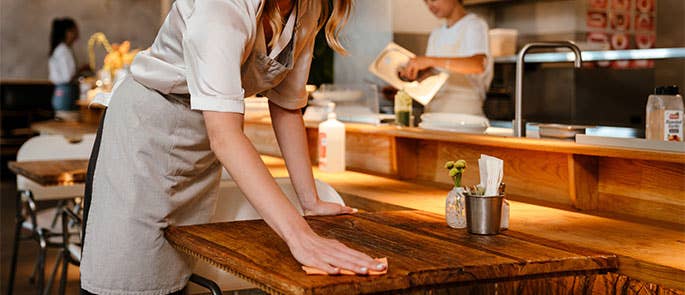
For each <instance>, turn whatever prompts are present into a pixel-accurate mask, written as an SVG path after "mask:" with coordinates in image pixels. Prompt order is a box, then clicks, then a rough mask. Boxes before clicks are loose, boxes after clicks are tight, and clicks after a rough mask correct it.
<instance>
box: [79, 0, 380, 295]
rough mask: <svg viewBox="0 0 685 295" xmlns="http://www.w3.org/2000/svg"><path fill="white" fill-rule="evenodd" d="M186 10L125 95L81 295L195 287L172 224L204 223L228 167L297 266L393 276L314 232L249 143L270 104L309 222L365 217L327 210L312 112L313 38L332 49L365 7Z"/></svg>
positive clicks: (99, 180)
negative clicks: (167, 233)
mask: <svg viewBox="0 0 685 295" xmlns="http://www.w3.org/2000/svg"><path fill="white" fill-rule="evenodd" d="M333 3H334V4H333V5H332V7H329V2H328V0H299V1H295V0H278V1H275V0H263V1H262V0H199V1H194V0H177V1H175V2H174V4H173V6H172V9H171V11H170V13H169V15H168V16H167V18H166V20H165V22H164V24H163V25H162V27H161V29H160V31H159V33H158V35H157V38H156V39H155V41H154V43H153V44H152V47H151V48H150V49H149V50H147V51H145V52H142V53H140V54H139V55H138V56H137V57H136V58H135V60H134V61H133V63H132V65H131V68H130V71H131V73H130V75H129V76H128V77H127V78H126V79H125V80H124V81H123V82H122V83H121V84H120V85H119V86H118V87H117V88H116V90H115V91H114V93H113V94H112V98H111V102H110V103H109V107H108V109H107V111H106V114H105V115H104V118H103V121H102V123H101V127H100V129H99V131H98V138H97V140H96V144H95V147H94V149H93V153H92V156H91V161H90V167H89V172H88V174H89V176H88V179H87V186H86V205H85V207H86V210H85V215H84V219H85V220H84V245H83V255H82V262H81V288H82V293H86V294H88V293H94V294H138V295H146V294H150V295H152V294H170V293H175V292H179V291H180V290H182V289H183V288H184V287H185V285H186V283H187V281H188V278H189V276H190V266H189V261H188V260H187V259H188V258H187V257H185V256H183V255H182V254H181V253H179V252H177V251H176V250H174V249H173V248H172V247H171V245H170V244H169V243H168V242H167V241H166V240H165V239H164V235H163V229H164V228H166V227H167V226H169V225H186V224H196V223H205V222H208V221H209V218H210V215H211V214H212V213H213V212H212V210H213V208H214V203H215V201H216V192H217V189H218V185H219V180H220V173H221V167H222V166H223V167H225V168H226V169H227V170H228V172H229V173H230V174H231V176H232V177H233V179H234V180H235V182H236V183H237V184H238V186H239V187H240V189H241V190H242V191H243V192H244V193H245V196H246V197H247V199H248V201H249V202H250V203H251V204H252V205H253V206H254V207H255V209H257V211H258V212H259V213H260V214H261V215H262V217H263V218H264V220H265V221H266V222H267V224H269V226H271V227H272V228H273V230H274V231H275V232H276V233H277V234H278V235H279V236H280V237H281V238H282V239H283V240H284V241H285V242H286V243H287V245H288V247H289V248H290V251H291V253H292V255H293V256H294V258H295V259H297V260H298V261H299V262H300V263H302V264H303V265H308V266H313V267H317V268H320V269H322V270H325V271H326V272H328V273H331V274H335V273H338V272H339V271H340V269H349V270H352V271H354V272H356V273H359V274H364V273H367V272H368V271H369V269H374V270H375V269H378V270H382V269H384V268H385V267H386V266H385V265H383V264H379V263H378V262H376V261H374V260H373V259H372V258H371V257H369V256H367V255H366V254H363V253H360V252H358V251H355V250H352V249H350V248H348V247H346V246H345V245H343V244H342V243H340V242H338V241H335V240H329V239H324V238H322V237H320V236H318V235H317V234H316V233H314V232H313V231H312V230H311V228H310V227H309V225H308V224H307V223H306V221H305V220H304V219H303V218H302V217H301V216H300V215H299V214H298V212H297V211H296V210H295V208H294V206H293V205H292V204H291V203H290V202H289V201H288V199H287V198H286V197H285V196H284V194H283V192H282V191H281V190H280V189H279V187H278V185H277V184H276V183H275V181H274V180H273V179H272V177H271V175H270V174H269V171H268V170H267V169H266V166H265V165H264V163H263V162H262V161H261V159H260V157H259V154H258V153H257V151H256V150H255V148H254V147H253V146H252V144H251V143H250V142H249V140H248V139H247V137H246V136H245V135H244V133H243V130H242V126H243V111H244V103H243V99H244V97H247V96H251V95H254V94H263V95H265V96H266V97H268V98H269V109H270V113H271V118H272V122H273V128H274V131H275V133H276V137H277V139H278V143H279V146H280V149H281V152H282V154H283V157H284V158H285V162H286V165H287V167H288V171H289V172H290V173H289V174H290V177H291V180H292V183H293V186H294V188H295V191H296V192H297V195H298V198H299V201H300V204H301V206H302V208H304V210H305V211H306V212H308V213H310V214H319V215H335V214H349V213H354V211H355V210H354V209H352V208H349V207H345V206H340V205H338V204H333V203H328V202H323V201H321V200H320V199H319V197H318V195H317V192H316V188H315V185H314V178H313V175H312V171H311V163H310V161H309V158H308V152H307V141H306V135H305V128H304V124H303V121H302V116H301V112H300V109H301V108H302V107H304V106H305V105H306V103H307V96H306V91H305V83H306V81H307V78H308V72H309V68H310V63H311V59H312V51H313V46H314V38H315V36H316V33H317V31H318V30H319V29H320V28H322V27H324V28H325V30H326V36H327V40H328V43H329V45H330V46H331V47H332V48H333V49H335V50H337V51H338V52H344V49H343V48H342V46H341V45H340V43H339V42H338V38H337V36H338V33H339V31H340V29H341V28H342V26H343V25H344V23H345V22H346V20H347V18H348V16H349V14H350V11H351V7H352V0H336V1H333Z"/></svg>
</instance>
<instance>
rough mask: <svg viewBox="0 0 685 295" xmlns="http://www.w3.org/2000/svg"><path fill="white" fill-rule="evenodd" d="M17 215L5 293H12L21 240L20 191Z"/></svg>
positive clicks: (9, 294)
mask: <svg viewBox="0 0 685 295" xmlns="http://www.w3.org/2000/svg"><path fill="white" fill-rule="evenodd" d="M16 210H17V216H16V224H15V226H14V243H13V245H12V265H11V267H10V277H9V282H8V284H7V294H8V295H12V292H13V290H12V289H13V288H14V275H15V273H16V272H17V258H18V257H19V242H20V240H21V224H22V223H24V219H23V217H22V215H21V192H19V193H17V209H16Z"/></svg>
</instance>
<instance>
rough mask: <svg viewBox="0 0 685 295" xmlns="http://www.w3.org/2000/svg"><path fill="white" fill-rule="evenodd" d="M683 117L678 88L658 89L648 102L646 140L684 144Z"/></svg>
mask: <svg viewBox="0 0 685 295" xmlns="http://www.w3.org/2000/svg"><path fill="white" fill-rule="evenodd" d="M683 115H684V114H683V97H682V96H680V94H679V89H678V86H662V87H657V88H656V89H655V91H654V94H652V95H650V96H649V100H648V101H647V126H646V128H645V133H646V134H645V135H646V138H647V139H649V140H664V141H681V142H682V141H683Z"/></svg>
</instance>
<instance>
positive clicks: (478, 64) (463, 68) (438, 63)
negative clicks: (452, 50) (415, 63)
mask: <svg viewBox="0 0 685 295" xmlns="http://www.w3.org/2000/svg"><path fill="white" fill-rule="evenodd" d="M427 58H428V59H429V61H430V64H431V66H432V67H436V68H443V69H447V70H448V71H450V72H453V73H460V74H480V73H482V72H484V71H485V61H486V59H487V57H486V56H485V55H483V54H478V55H473V56H470V57H427Z"/></svg>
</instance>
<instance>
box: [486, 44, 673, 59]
mask: <svg viewBox="0 0 685 295" xmlns="http://www.w3.org/2000/svg"><path fill="white" fill-rule="evenodd" d="M581 54H582V57H583V61H609V60H634V59H674V58H685V47H676V48H652V49H630V50H605V51H583V52H582V53H581ZM573 60H574V56H573V53H572V52H570V51H569V52H544V53H531V54H527V55H526V57H525V62H528V63H545V62H572V61H573ZM495 62H496V63H516V55H511V56H502V57H496V58H495Z"/></svg>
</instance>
